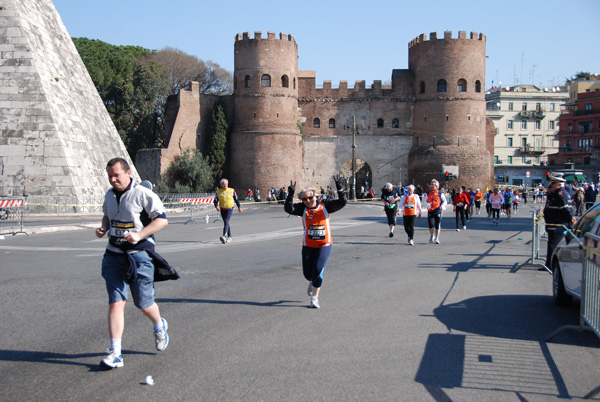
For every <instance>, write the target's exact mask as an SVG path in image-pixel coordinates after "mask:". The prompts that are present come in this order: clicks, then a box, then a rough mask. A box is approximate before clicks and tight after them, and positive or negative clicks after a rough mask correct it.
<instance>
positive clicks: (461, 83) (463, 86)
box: [458, 78, 467, 92]
mask: <svg viewBox="0 0 600 402" xmlns="http://www.w3.org/2000/svg"><path fill="white" fill-rule="evenodd" d="M458 92H467V81H465V80H463V79H462V78H461V79H460V80H458Z"/></svg>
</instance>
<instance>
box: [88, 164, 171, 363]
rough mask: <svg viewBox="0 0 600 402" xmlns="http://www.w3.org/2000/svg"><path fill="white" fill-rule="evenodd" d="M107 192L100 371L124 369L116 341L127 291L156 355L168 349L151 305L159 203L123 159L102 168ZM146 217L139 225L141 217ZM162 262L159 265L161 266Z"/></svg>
mask: <svg viewBox="0 0 600 402" xmlns="http://www.w3.org/2000/svg"><path fill="white" fill-rule="evenodd" d="M106 172H107V173H108V180H109V182H110V185H111V186H112V189H110V190H109V191H108V192H107V193H106V195H105V198H104V204H103V205H102V210H103V212H104V216H103V217H102V224H101V227H99V228H97V229H96V236H97V237H98V238H101V237H104V235H106V234H108V245H107V247H106V252H105V253H104V258H103V259H102V277H103V278H104V280H105V282H106V290H107V291H108V303H109V305H108V306H109V307H108V332H109V335H110V349H109V350H108V356H106V357H105V358H104V359H103V360H102V361H101V362H100V365H101V366H103V367H105V368H109V369H111V368H116V367H123V356H122V355H121V338H122V336H123V330H124V328H125V303H126V302H127V300H128V299H129V290H130V289H131V296H132V298H133V303H134V304H135V306H136V307H137V308H139V309H140V310H141V311H142V313H144V315H145V316H146V317H148V318H149V319H150V321H152V323H153V324H154V340H155V346H156V350H158V351H163V350H165V349H166V348H167V345H168V344H169V335H168V334H167V329H168V325H167V321H166V320H165V319H164V318H162V317H161V315H160V311H159V308H158V305H157V304H156V302H155V299H154V298H155V290H154V279H155V278H154V272H155V268H154V261H155V258H156V257H159V258H160V256H158V254H156V253H155V252H154V239H153V237H152V235H153V234H154V233H156V232H158V231H159V230H161V229H163V228H164V227H166V226H167V225H168V221H167V215H166V213H165V209H164V206H163V204H162V202H161V201H160V198H158V196H157V195H156V194H155V193H153V192H152V191H151V190H148V189H147V188H145V187H144V186H141V185H138V184H136V183H134V182H133V180H132V179H131V169H130V167H129V164H128V163H127V161H126V160H125V159H123V158H114V159H111V160H110V161H109V162H108V164H107V166H106ZM144 212H145V213H146V214H147V219H148V222H146V224H144V222H142V219H141V215H142V213H144ZM163 261H164V260H163Z"/></svg>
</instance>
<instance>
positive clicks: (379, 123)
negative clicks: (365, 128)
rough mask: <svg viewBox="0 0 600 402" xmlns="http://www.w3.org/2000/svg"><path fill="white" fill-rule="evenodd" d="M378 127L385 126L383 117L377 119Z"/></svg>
mask: <svg viewBox="0 0 600 402" xmlns="http://www.w3.org/2000/svg"><path fill="white" fill-rule="evenodd" d="M377 128H383V119H377Z"/></svg>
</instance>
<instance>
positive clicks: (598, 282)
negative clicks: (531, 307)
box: [546, 233, 600, 399]
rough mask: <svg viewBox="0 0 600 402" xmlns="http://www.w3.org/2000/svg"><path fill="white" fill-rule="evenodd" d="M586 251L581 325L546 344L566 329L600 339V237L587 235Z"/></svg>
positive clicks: (590, 395)
mask: <svg viewBox="0 0 600 402" xmlns="http://www.w3.org/2000/svg"><path fill="white" fill-rule="evenodd" d="M584 249H585V257H584V259H583V267H582V270H581V304H580V309H579V325H563V326H562V327H560V328H558V329H557V330H555V331H554V332H553V333H552V334H550V335H549V336H548V337H547V338H546V342H548V341H550V340H551V339H552V338H554V337H555V336H556V335H557V334H558V333H560V332H562V331H564V330H566V329H574V330H577V331H591V332H593V333H594V334H596V336H597V337H598V338H600V236H599V235H595V234H590V233H586V234H585V239H584ZM598 393H600V386H598V387H596V388H594V389H593V390H592V391H590V392H589V393H588V394H587V395H585V396H584V399H589V398H592V397H593V396H595V395H596V394H598Z"/></svg>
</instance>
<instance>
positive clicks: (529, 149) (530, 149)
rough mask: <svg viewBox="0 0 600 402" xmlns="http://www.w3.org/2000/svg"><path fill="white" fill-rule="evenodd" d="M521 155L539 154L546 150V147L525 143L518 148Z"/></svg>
mask: <svg viewBox="0 0 600 402" xmlns="http://www.w3.org/2000/svg"><path fill="white" fill-rule="evenodd" d="M519 152H520V153H521V154H522V155H541V154H543V153H544V152H546V147H534V146H533V145H525V146H522V147H520V148H519Z"/></svg>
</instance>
